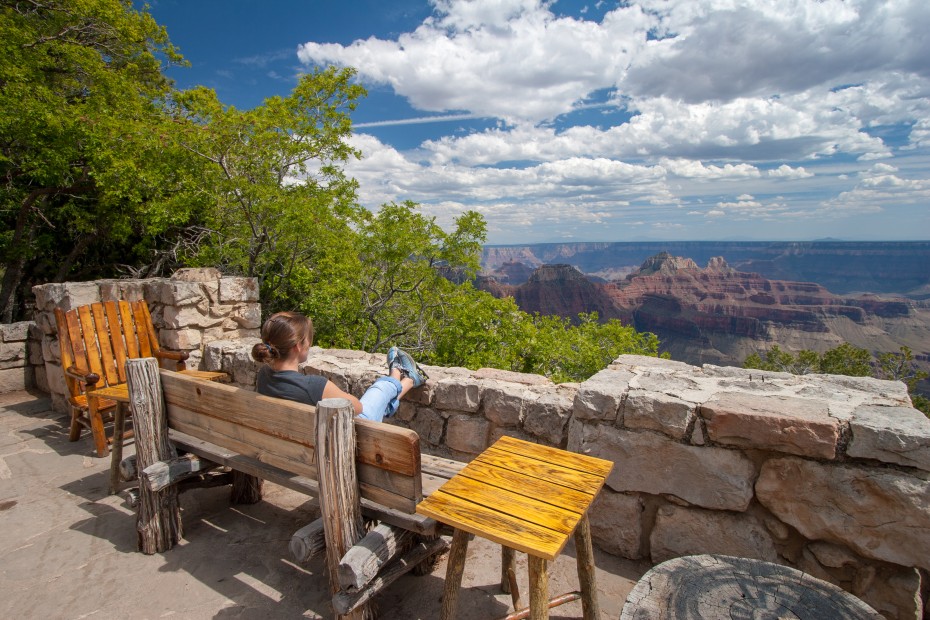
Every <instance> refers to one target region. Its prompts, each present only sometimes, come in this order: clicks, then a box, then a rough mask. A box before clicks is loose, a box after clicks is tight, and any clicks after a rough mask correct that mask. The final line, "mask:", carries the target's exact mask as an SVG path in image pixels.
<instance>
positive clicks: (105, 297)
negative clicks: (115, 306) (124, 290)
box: [97, 280, 121, 301]
mask: <svg viewBox="0 0 930 620" xmlns="http://www.w3.org/2000/svg"><path fill="white" fill-rule="evenodd" d="M97 289H98V290H99V292H100V301H119V300H120V299H121V297H120V290H119V280H97Z"/></svg>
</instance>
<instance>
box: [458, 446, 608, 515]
mask: <svg viewBox="0 0 930 620" xmlns="http://www.w3.org/2000/svg"><path fill="white" fill-rule="evenodd" d="M460 475H462V476H465V477H468V478H474V479H476V480H480V481H482V482H484V483H486V484H492V485H494V486H498V487H501V488H503V489H519V491H520V493H522V494H524V495H528V496H529V497H536V498H539V499H540V500H543V501H546V502H548V503H553V501H554V499H553V485H551V484H549V483H548V482H547V481H545V480H540V479H539V478H537V477H534V476H528V475H526V474H524V473H522V472H516V471H510V470H507V469H502V468H500V467H496V466H494V465H489V464H487V463H484V462H482V461H479V460H477V459H476V460H474V461H472V462H471V463H469V464H468V466H467V467H465V469H463V470H462V473H461V474H460ZM557 490H558V497H557V498H555V500H556V505H558V506H561V507H562V508H565V509H566V510H571V511H572V512H577V513H578V514H581V513H583V512H584V511H585V510H587V509H588V506H589V505H590V504H591V500H592V499H593V498H592V496H591V495H590V494H589V493H584V492H582V491H577V490H575V489H570V488H568V487H557Z"/></svg>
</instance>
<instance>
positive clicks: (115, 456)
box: [110, 402, 126, 495]
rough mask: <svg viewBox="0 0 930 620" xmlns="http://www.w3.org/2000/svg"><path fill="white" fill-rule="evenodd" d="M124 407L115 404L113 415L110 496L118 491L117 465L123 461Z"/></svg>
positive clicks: (123, 404)
mask: <svg viewBox="0 0 930 620" xmlns="http://www.w3.org/2000/svg"><path fill="white" fill-rule="evenodd" d="M125 406H126V404H125V403H123V402H118V403H116V411H115V412H114V413H113V448H112V450H111V451H110V495H113V494H114V493H116V492H117V491H119V464H120V461H122V460H123V433H124V432H125V429H124V427H125V426H126V409H125V408H124V407H125Z"/></svg>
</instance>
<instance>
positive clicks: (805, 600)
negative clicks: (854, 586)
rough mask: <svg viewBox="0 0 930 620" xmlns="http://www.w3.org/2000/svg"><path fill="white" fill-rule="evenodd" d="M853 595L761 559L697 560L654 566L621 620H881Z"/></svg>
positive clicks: (721, 557)
mask: <svg viewBox="0 0 930 620" xmlns="http://www.w3.org/2000/svg"><path fill="white" fill-rule="evenodd" d="M881 617H882V616H881V615H879V614H878V612H876V611H875V610H874V609H872V608H871V607H869V606H868V605H866V604H865V603H863V602H862V601H861V600H859V599H858V598H856V597H855V596H853V595H852V594H850V593H848V592H846V591H844V590H842V589H840V588H839V587H837V586H835V585H833V584H831V583H827V582H826V581H823V580H820V579H817V578H815V577H811V576H810V575H807V574H805V573H802V572H801V571H799V570H795V569H793V568H790V567H788V566H782V565H781V564H772V563H771V562H763V561H761V560H752V559H748V558H735V557H730V556H725V555H692V556H686V557H681V558H675V559H673V560H669V561H667V562H663V563H662V564H659V565H658V566H654V567H653V568H652V570H650V571H649V572H647V573H646V574H645V575H643V577H642V579H640V580H639V581H638V582H637V583H636V586H634V588H633V590H632V591H631V592H630V595H629V596H628V597H627V599H626V603H625V604H624V605H623V611H622V612H621V613H620V620H653V619H654V620H659V619H662V620H724V619H725V620H731V619H732V620H739V619H741V618H746V619H750V618H759V619H763V618H797V619H800V620H821V619H823V618H830V619H831V620H833V619H835V620H879V619H880V618H881Z"/></svg>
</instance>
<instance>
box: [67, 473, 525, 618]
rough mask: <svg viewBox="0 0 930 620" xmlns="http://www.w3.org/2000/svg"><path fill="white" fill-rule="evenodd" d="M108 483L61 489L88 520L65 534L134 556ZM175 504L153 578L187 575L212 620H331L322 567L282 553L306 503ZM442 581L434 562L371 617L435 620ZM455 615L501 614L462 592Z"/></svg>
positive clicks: (490, 602) (386, 597)
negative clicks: (209, 598)
mask: <svg viewBox="0 0 930 620" xmlns="http://www.w3.org/2000/svg"><path fill="white" fill-rule="evenodd" d="M107 482H108V480H107V474H106V472H96V473H94V474H91V475H89V476H85V477H84V478H81V479H79V480H75V481H73V482H70V483H68V484H65V485H62V486H61V487H60V488H61V489H62V490H64V491H67V492H69V493H72V494H74V495H76V496H78V497H80V498H82V500H84V501H81V502H80V503H79V504H78V506H79V507H80V508H82V509H83V510H85V511H87V512H88V516H87V518H86V519H82V520H80V521H78V522H76V523H74V524H72V525H71V526H70V528H71V529H73V530H76V531H79V532H81V533H83V534H87V535H90V536H94V537H97V538H100V539H103V540H106V541H108V542H109V543H110V544H111V545H113V548H114V550H115V551H117V552H119V553H127V554H131V553H141V552H140V551H138V547H137V534H136V530H135V522H136V519H135V511H134V510H133V509H131V508H129V506H128V505H127V504H126V503H125V502H119V505H116V506H114V505H112V503H104V502H103V501H102V500H105V499H106V498H107V497H110V496H109V495H108V494H107ZM269 487H270V489H269ZM267 491H270V493H271V494H272V495H276V494H277V493H281V492H283V493H291V492H290V491H286V490H283V489H281V488H280V487H275V485H271V484H266V492H267ZM266 496H267V493H266ZM179 500H180V503H181V518H182V524H183V538H182V540H181V541H180V542H179V543H178V544H177V545H176V546H175V547H173V548H172V549H170V550H168V551H166V552H164V553H161V554H159V555H160V556H161V558H162V560H163V562H164V563H163V564H162V565H161V566H159V568H158V570H159V571H160V572H179V573H183V574H186V575H189V576H190V577H191V578H193V579H195V580H197V581H198V582H200V583H201V584H203V585H205V586H207V587H208V588H209V589H211V590H213V591H214V592H216V593H217V594H219V595H220V596H221V597H222V598H223V599H225V600H226V604H225V606H223V607H222V608H221V609H219V610H218V611H216V612H215V614H214V615H213V616H212V617H213V618H218V619H222V618H237V619H243V618H255V619H259V618H261V619H264V618H268V617H274V618H291V617H294V618H298V617H320V618H331V617H333V611H332V608H331V606H330V598H331V597H330V594H329V581H328V576H327V569H326V564H325V559H324V558H323V557H316V558H312V559H311V560H309V561H308V562H306V563H301V564H298V563H297V562H296V561H295V560H293V559H292V557H291V555H290V550H289V548H288V544H289V542H290V538H291V535H292V534H293V533H294V532H296V531H297V530H298V529H300V528H301V527H303V526H304V525H306V524H307V523H310V522H311V521H313V520H314V519H316V518H317V517H318V516H319V512H318V508H317V507H316V505H315V503H314V502H313V501H312V500H309V499H308V500H307V501H305V502H303V503H302V504H299V505H297V506H295V507H293V508H282V507H280V506H277V505H275V504H274V503H273V500H274V498H273V497H272V501H261V502H258V503H256V504H252V505H232V504H230V502H229V487H217V488H209V489H195V490H192V491H190V492H186V493H182V494H181V495H180V497H179ZM290 501H291V502H293V496H291V497H290ZM444 576H445V563H444V562H441V563H440V565H439V566H437V568H436V569H434V571H433V573H431V574H429V575H425V576H415V575H412V574H408V575H405V576H403V577H401V578H400V579H398V580H397V581H396V582H394V583H393V584H391V585H390V586H389V587H388V588H387V589H386V590H384V591H383V592H381V593H380V594H379V595H378V596H376V597H375V599H374V604H375V605H376V608H377V610H378V612H379V613H378V617H379V618H382V619H385V620H388V619H392V618H397V619H398V620H400V619H408V618H424V619H426V618H434V617H437V616H438V615H439V610H440V608H441V605H442V592H443V585H444ZM459 610H460V614H459V616H458V617H459V618H497V617H502V616H504V615H506V614H507V612H508V608H507V607H506V606H505V605H501V604H500V603H498V602H497V601H496V600H495V599H494V597H493V596H489V593H488V592H485V591H483V589H481V588H463V589H462V591H461V593H460V595H459ZM466 610H467V611H466Z"/></svg>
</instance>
